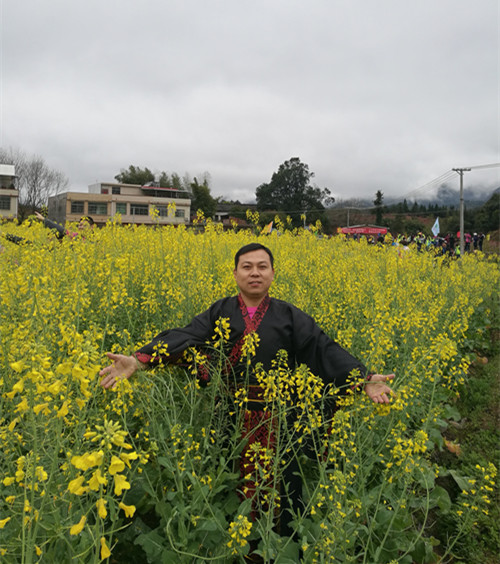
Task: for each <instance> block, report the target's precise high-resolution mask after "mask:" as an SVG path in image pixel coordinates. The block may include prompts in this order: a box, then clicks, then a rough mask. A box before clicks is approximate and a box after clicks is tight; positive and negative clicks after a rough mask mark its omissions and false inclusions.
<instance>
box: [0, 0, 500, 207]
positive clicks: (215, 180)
mask: <svg viewBox="0 0 500 564" xmlns="http://www.w3.org/2000/svg"><path fill="white" fill-rule="evenodd" d="M0 33H1V39H0V48H1V52H0V146H1V147H3V148H9V147H13V148H17V149H21V150H23V151H26V152H27V153H28V154H37V155H40V156H42V157H43V158H44V159H45V161H46V162H47V164H48V165H49V166H50V167H51V168H55V169H57V170H60V171H61V172H63V173H64V174H65V175H66V176H67V177H68V178H69V181H70V189H71V190H74V191H87V187H88V185H89V184H92V183H95V182H103V181H108V182H109V181H112V180H113V179H114V176H115V175H116V174H118V173H119V172H120V169H123V168H128V166H129V165H131V164H133V165H136V166H140V167H148V168H150V169H151V170H152V171H153V172H159V171H167V172H170V173H171V172H177V173H178V174H180V175H181V176H183V175H184V174H185V173H186V172H187V173H189V174H190V175H191V176H201V175H202V174H203V173H204V172H208V173H209V174H210V179H211V182H210V185H211V189H212V194H213V195H214V196H220V195H224V196H226V197H228V198H233V199H239V200H240V201H242V202H249V201H252V200H254V198H255V189H256V188H257V186H259V185H260V184H262V183H264V182H269V181H270V179H271V176H272V174H273V172H275V171H277V169H278V167H279V165H280V164H282V163H283V162H284V161H286V160H288V159H290V158H291V157H299V158H300V160H301V161H302V162H303V163H306V164H307V165H308V166H309V169H310V171H311V172H314V173H315V177H314V179H313V183H315V184H316V185H318V186H319V187H321V188H323V187H327V188H329V189H330V190H331V191H332V193H333V195H334V196H335V197H336V198H337V199H347V198H351V197H370V198H373V197H374V195H375V192H376V191H377V190H379V189H380V190H382V192H383V193H384V196H387V197H404V196H405V195H406V194H408V193H410V192H412V191H414V190H415V189H417V188H419V187H423V186H425V185H427V183H429V182H430V183H431V185H430V186H429V187H428V188H424V189H421V191H422V190H423V191H424V192H425V191H428V190H429V189H430V188H431V187H432V186H433V183H432V181H433V179H435V178H437V177H441V176H442V175H443V174H444V173H446V172H447V171H449V170H450V169H451V168H454V167H467V166H471V165H472V166H475V165H483V164H491V163H498V162H500V157H499V2H498V0H376V1H375V0H307V1H306V0H300V1H299V0H253V1H252V2H248V1H244V0H224V1H222V0H175V1H174V0H143V1H141V2H139V1H137V0H119V1H118V0H115V1H111V0H79V1H71V0H58V1H56V0H37V1H35V0H0ZM455 176H456V177H452V178H451V179H450V183H451V185H453V184H456V186H457V188H458V185H459V184H458V183H459V180H458V175H455ZM466 182H467V183H471V184H472V183H474V184H478V185H481V186H483V185H484V186H489V187H493V188H496V187H497V186H500V168H485V169H474V170H473V171H471V172H470V173H467V175H466Z"/></svg>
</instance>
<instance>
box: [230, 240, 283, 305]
mask: <svg viewBox="0 0 500 564" xmlns="http://www.w3.org/2000/svg"><path fill="white" fill-rule="evenodd" d="M234 279H235V280H236V284H238V288H239V289H240V292H241V294H242V295H243V297H244V298H247V299H248V300H249V301H251V302H256V303H255V305H258V303H260V301H261V300H262V298H264V296H265V295H266V294H267V292H268V290H269V288H270V286H271V284H272V281H273V279H274V270H273V268H272V267H271V259H270V258H269V255H268V254H267V253H266V251H264V250H262V249H258V250H257V251H251V252H249V253H245V254H244V255H241V256H240V259H239V261H238V266H237V267H236V269H235V270H234ZM247 305H249V304H248V303H247Z"/></svg>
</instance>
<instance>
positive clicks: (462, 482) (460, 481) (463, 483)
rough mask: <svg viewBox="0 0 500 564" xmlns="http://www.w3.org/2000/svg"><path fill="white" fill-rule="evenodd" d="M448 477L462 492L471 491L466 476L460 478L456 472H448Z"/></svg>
mask: <svg viewBox="0 0 500 564" xmlns="http://www.w3.org/2000/svg"><path fill="white" fill-rule="evenodd" d="M449 472H450V475H451V476H452V477H453V479H454V480H455V482H456V483H457V486H458V487H459V488H460V489H461V490H462V491H466V492H468V491H469V490H470V489H471V487H472V486H471V484H470V483H469V480H470V478H469V477H468V476H460V474H459V473H458V472H457V471H456V470H450V471H449Z"/></svg>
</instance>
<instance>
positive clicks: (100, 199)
mask: <svg viewBox="0 0 500 564" xmlns="http://www.w3.org/2000/svg"><path fill="white" fill-rule="evenodd" d="M186 196H187V194H186V192H182V191H180V190H175V189H173V188H160V187H159V186H155V185H153V184H148V185H145V186H140V185H137V184H119V183H112V182H100V183H98V184H92V185H90V186H89V191H88V193H85V192H63V193H62V194H57V195H56V196H51V197H50V198H49V206H48V215H49V218H50V219H52V220H54V221H56V222H58V223H61V224H63V225H64V223H65V222H66V221H79V220H80V218H81V217H82V216H85V215H89V216H91V217H92V219H93V220H94V221H95V223H97V224H98V225H103V224H105V223H106V221H107V220H108V219H110V218H113V217H114V216H115V215H116V214H120V215H121V220H122V223H124V224H126V223H136V224H143V225H153V224H160V225H181V224H185V223H188V222H189V217H190V210H191V200H190V199H189V198H188V197H186ZM153 207H154V208H155V209H156V210H157V211H156V214H154V213H153ZM154 215H156V217H154Z"/></svg>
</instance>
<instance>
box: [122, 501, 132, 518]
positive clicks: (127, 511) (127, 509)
mask: <svg viewBox="0 0 500 564" xmlns="http://www.w3.org/2000/svg"><path fill="white" fill-rule="evenodd" d="M118 507H119V508H120V509H123V511H124V512H125V517H133V516H134V513H135V505H125V504H124V503H123V502H122V501H120V503H119V504H118Z"/></svg>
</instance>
